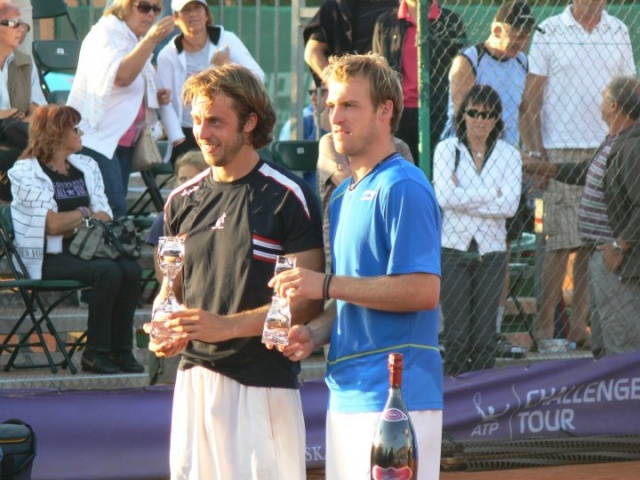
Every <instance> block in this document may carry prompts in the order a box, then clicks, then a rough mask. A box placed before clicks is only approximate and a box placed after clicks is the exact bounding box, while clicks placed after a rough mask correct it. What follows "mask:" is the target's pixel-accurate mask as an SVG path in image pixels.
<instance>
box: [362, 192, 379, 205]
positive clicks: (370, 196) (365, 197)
mask: <svg viewBox="0 0 640 480" xmlns="http://www.w3.org/2000/svg"><path fill="white" fill-rule="evenodd" d="M376 195H378V191H377V190H365V191H364V192H362V196H361V197H360V200H362V201H365V202H367V201H371V200H374V199H375V198H376Z"/></svg>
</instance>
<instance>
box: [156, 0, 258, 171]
mask: <svg viewBox="0 0 640 480" xmlns="http://www.w3.org/2000/svg"><path fill="white" fill-rule="evenodd" d="M171 8H172V9H173V19H174V21H175V24H176V25H177V26H178V28H179V29H180V34H179V35H178V36H176V37H175V38H174V39H173V40H172V41H170V42H169V43H168V44H167V45H166V46H165V47H164V48H163V49H162V50H161V51H160V53H159V55H158V87H161V88H166V89H168V90H170V91H171V101H170V102H169V103H168V104H166V105H162V106H161V107H160V116H161V121H162V126H163V127H164V131H165V132H166V134H167V137H168V138H169V148H168V149H167V156H168V158H170V159H171V163H175V161H176V160H177V159H178V157H180V155H182V154H183V153H185V152H188V151H189V150H197V149H198V145H197V143H196V140H195V138H194V136H193V131H192V129H193V121H192V120H191V107H190V106H189V105H187V106H185V105H183V103H182V98H181V96H180V93H181V92H182V85H183V84H184V82H185V81H186V79H187V78H189V77H190V76H192V75H194V74H196V73H199V72H201V71H203V70H206V69H207V68H209V67H211V66H215V65H224V64H225V63H237V64H238V65H243V66H245V67H247V68H248V69H249V70H251V71H252V72H253V73H254V74H256V75H257V76H258V78H259V79H260V81H262V82H264V72H263V71H262V68H260V65H258V62H256V61H255V60H254V58H253V57H252V56H251V53H249V50H248V49H247V47H246V46H245V45H244V43H242V40H240V39H239V38H238V36H237V35H236V34H235V33H232V32H229V31H227V30H225V29H224V27H222V26H221V25H214V24H213V15H212V14H211V11H210V10H209V6H208V5H207V2H206V0H173V1H172V2H171Z"/></svg>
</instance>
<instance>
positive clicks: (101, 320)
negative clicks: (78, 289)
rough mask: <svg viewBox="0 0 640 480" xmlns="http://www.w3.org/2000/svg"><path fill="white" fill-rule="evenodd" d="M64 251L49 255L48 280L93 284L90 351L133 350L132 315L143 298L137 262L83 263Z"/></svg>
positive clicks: (46, 261) (44, 266) (44, 269)
mask: <svg viewBox="0 0 640 480" xmlns="http://www.w3.org/2000/svg"><path fill="white" fill-rule="evenodd" d="M67 247H68V242H65V249H64V250H65V251H64V252H63V253H59V254H46V255H45V257H44V262H43V264H42V278H43V279H45V280H80V281H82V282H85V283H87V284H88V285H91V295H89V321H88V327H87V349H89V350H92V351H94V352H102V353H108V352H112V351H131V350H132V349H133V316H134V314H135V311H136V306H137V304H138V298H139V297H140V288H141V284H140V279H141V277H142V270H141V268H140V266H139V265H138V263H137V262H136V261H135V260H129V259H127V258H118V259H116V260H111V259H108V258H94V259H91V260H83V259H82V258H80V257H76V256H75V255H72V254H70V253H68V251H67Z"/></svg>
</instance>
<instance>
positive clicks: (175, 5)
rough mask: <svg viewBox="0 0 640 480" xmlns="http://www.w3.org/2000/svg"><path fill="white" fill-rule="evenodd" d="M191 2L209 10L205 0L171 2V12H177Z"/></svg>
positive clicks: (175, 0)
mask: <svg viewBox="0 0 640 480" xmlns="http://www.w3.org/2000/svg"><path fill="white" fill-rule="evenodd" d="M191 2H194V3H201V4H202V5H204V6H205V7H207V8H209V5H207V0H171V10H173V11H174V12H179V11H180V10H182V9H183V8H184V6H185V5H186V4H187V3H191Z"/></svg>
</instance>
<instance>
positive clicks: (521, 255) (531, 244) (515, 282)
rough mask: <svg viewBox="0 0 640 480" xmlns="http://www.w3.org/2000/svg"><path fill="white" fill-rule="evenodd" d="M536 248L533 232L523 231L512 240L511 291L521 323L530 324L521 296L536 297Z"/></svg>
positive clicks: (509, 295)
mask: <svg viewBox="0 0 640 480" xmlns="http://www.w3.org/2000/svg"><path fill="white" fill-rule="evenodd" d="M535 249H536V239H535V235H534V234H532V233H526V232H525V233H523V234H522V236H521V237H520V238H519V239H518V240H514V241H512V242H511V260H510V262H509V275H510V282H509V292H508V294H507V298H511V300H512V301H513V304H514V306H515V307H516V310H517V312H518V322H519V325H521V326H524V325H528V323H529V322H528V320H527V309H526V308H525V307H524V305H523V304H522V302H521V301H520V298H519V297H520V296H527V297H535V291H534V290H535V287H534V280H535V278H534V277H535Z"/></svg>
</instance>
